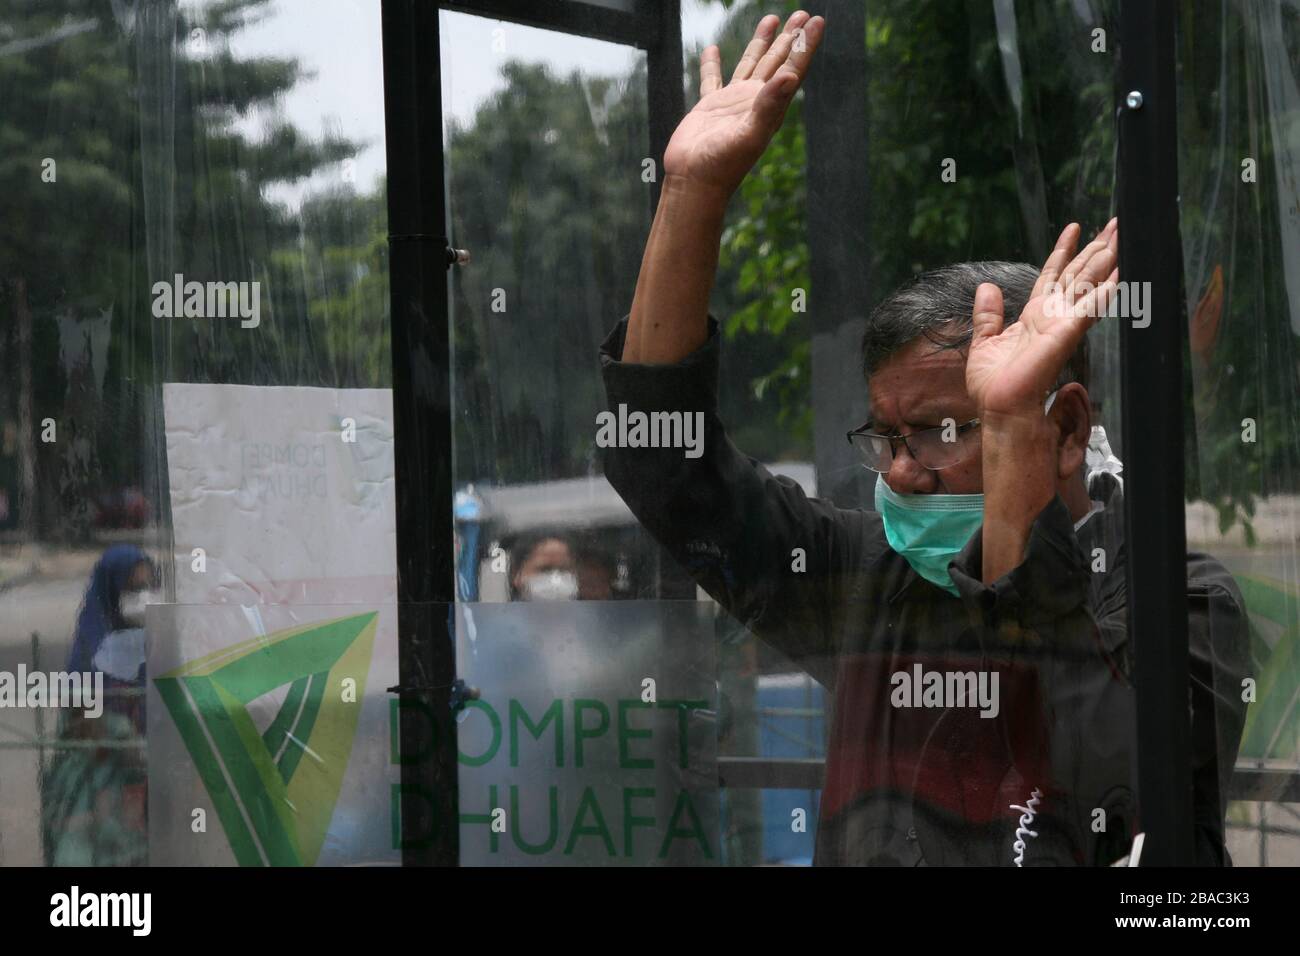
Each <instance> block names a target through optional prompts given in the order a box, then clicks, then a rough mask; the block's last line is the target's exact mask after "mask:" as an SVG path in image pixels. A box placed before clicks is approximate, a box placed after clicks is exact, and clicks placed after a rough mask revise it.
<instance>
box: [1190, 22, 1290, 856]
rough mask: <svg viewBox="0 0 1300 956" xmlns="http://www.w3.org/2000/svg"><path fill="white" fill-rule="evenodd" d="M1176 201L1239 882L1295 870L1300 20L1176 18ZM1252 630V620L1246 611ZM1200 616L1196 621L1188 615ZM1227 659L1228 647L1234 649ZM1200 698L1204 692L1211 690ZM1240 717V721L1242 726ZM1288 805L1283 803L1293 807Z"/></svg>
mask: <svg viewBox="0 0 1300 956" xmlns="http://www.w3.org/2000/svg"><path fill="white" fill-rule="evenodd" d="M1178 42H1179V48H1178V49H1179V82H1180V89H1179V102H1180V110H1179V117H1178V124H1179V136H1178V144H1179V153H1178V172H1179V191H1180V194H1181V206H1180V210H1181V216H1182V221H1181V225H1182V242H1183V271H1184V282H1185V285H1186V293H1187V315H1188V327H1189V339H1190V355H1189V357H1190V377H1191V393H1192V403H1191V411H1190V413H1189V420H1188V423H1187V453H1188V475H1187V479H1188V489H1187V490H1188V503H1187V538H1188V548H1189V549H1191V550H1194V551H1211V552H1213V553H1214V554H1215V555H1216V556H1218V557H1219V558H1220V559H1221V560H1222V562H1223V564H1224V565H1225V566H1226V568H1227V571H1228V572H1229V573H1230V577H1227V578H1226V579H1225V580H1223V581H1222V582H1221V586H1220V587H1219V588H1217V589H1213V590H1207V591H1206V592H1205V593H1203V594H1202V595H1201V596H1200V601H1199V603H1200V609H1199V612H1200V614H1201V615H1202V616H1203V617H1204V616H1205V615H1207V614H1208V615H1209V616H1210V617H1211V618H1213V617H1215V616H1218V617H1219V618H1220V627H1221V628H1227V627H1230V626H1237V625H1238V624H1239V625H1240V628H1241V630H1242V631H1243V634H1242V636H1241V639H1240V640H1239V641H1238V642H1237V646H1238V647H1239V648H1240V652H1239V654H1238V655H1237V657H1236V659H1231V660H1229V663H1230V664H1231V667H1232V674H1231V678H1230V679H1226V680H1222V681H1218V682H1216V683H1213V684H1212V685H1210V689H1212V690H1213V692H1214V694H1215V695H1216V697H1217V698H1219V701H1220V705H1219V707H1218V708H1217V710H1218V721H1217V728H1216V726H1215V725H1214V723H1211V724H1210V725H1209V726H1207V728H1206V733H1207V734H1208V733H1212V732H1215V730H1216V729H1217V732H1218V733H1219V734H1220V735H1224V736H1228V737H1231V736H1232V735H1233V734H1234V733H1236V732H1237V730H1238V728H1240V727H1241V725H1242V718H1243V717H1244V731H1243V732H1242V735H1241V748H1240V756H1239V759H1238V761H1237V763H1236V769H1237V773H1236V776H1235V779H1231V781H1230V782H1229V774H1228V772H1227V771H1228V770H1229V769H1230V766H1231V765H1230V764H1229V767H1228V768H1221V770H1223V771H1224V774H1223V776H1224V787H1225V789H1228V788H1230V790H1229V793H1228V794H1226V795H1225V797H1224V799H1225V801H1226V800H1227V799H1228V797H1229V796H1230V797H1232V798H1234V800H1235V802H1233V803H1232V805H1231V806H1230V807H1229V810H1228V818H1229V841H1228V842H1229V849H1230V850H1231V852H1232V857H1233V862H1234V863H1236V864H1237V865H1239V866H1241V865H1245V866H1264V865H1275V866H1276V865H1281V866H1286V865H1292V866H1294V865H1296V864H1297V863H1300V814H1298V813H1297V808H1296V804H1295V802H1294V794H1295V787H1294V781H1295V779H1296V778H1297V776H1298V775H1300V732H1298V730H1297V727H1298V722H1300V711H1297V700H1298V699H1300V695H1298V693H1297V691H1298V689H1300V656H1298V655H1297V650H1298V649H1300V560H1298V558H1300V554H1298V548H1300V546H1298V545H1297V542H1300V513H1298V512H1297V506H1296V505H1297V501H1298V500H1300V498H1297V495H1298V494H1300V372H1298V371H1297V370H1298V369H1300V189H1298V188H1297V184H1296V183H1297V180H1296V173H1297V170H1298V169H1300V139H1298V138H1297V133H1298V132H1300V127H1298V126H1297V122H1298V121H1297V117H1298V116H1300V85H1298V82H1297V81H1298V79H1300V73H1297V68H1296V63H1297V59H1296V55H1297V51H1300V11H1297V9H1296V7H1295V5H1294V4H1285V3H1283V4H1252V3H1227V4H1219V3H1204V2H1190V0H1189V2H1184V3H1182V4H1181V5H1180V6H1179V34H1178ZM1243 606H1244V608H1245V610H1246V612H1248V613H1247V615H1246V618H1245V620H1242V619H1241V617H1242V616H1241V614H1240V610H1239V609H1240V608H1241V607H1243ZM1197 611H1198V609H1197V608H1196V607H1193V614H1194V615H1195V614H1196V613H1197ZM1230 646H1231V645H1230ZM1201 680H1202V683H1205V679H1204V677H1202V679H1201ZM1243 712H1244V713H1243ZM1288 788H1289V798H1288V795H1287V794H1284V791H1286V790H1288Z"/></svg>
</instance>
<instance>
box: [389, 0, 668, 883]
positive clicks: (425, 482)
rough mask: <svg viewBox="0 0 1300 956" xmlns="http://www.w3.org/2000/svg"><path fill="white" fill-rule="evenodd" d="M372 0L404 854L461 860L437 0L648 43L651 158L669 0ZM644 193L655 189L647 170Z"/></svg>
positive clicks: (662, 115) (658, 136)
mask: <svg viewBox="0 0 1300 956" xmlns="http://www.w3.org/2000/svg"><path fill="white" fill-rule="evenodd" d="M627 6H628V8H629V9H627V10H625V11H620V10H617V9H612V8H610V7H607V6H601V5H598V4H594V3H588V2H584V0H529V2H521V0H471V2H459V0H443V2H437V0H383V13H382V17H383V48H384V121H385V126H386V139H387V152H388V230H389V235H388V239H389V275H390V286H391V288H390V296H391V302H392V319H391V321H392V345H393V435H394V444H395V470H396V475H395V477H396V485H397V568H398V602H399V604H398V635H399V636H398V674H399V681H400V683H399V684H398V686H396V687H393V688H390V691H391V692H394V693H396V694H398V695H399V697H398V701H399V726H400V731H399V733H400V747H401V759H402V764H401V794H402V799H401V830H402V863H403V865H405V866H421V865H440V866H456V865H458V864H459V854H460V846H459V821H460V813H459V800H458V797H459V794H458V788H457V748H456V723H455V719H454V711H453V693H454V688H455V682H456V660H455V632H454V625H453V622H452V618H451V612H452V610H453V609H454V605H455V598H456V593H455V567H454V558H453V541H454V535H455V527H454V523H453V517H452V507H451V503H452V494H453V491H454V488H453V474H452V418H451V415H452V408H451V376H450V373H451V342H450V329H449V327H448V321H449V315H450V310H449V303H448V290H447V274H446V270H447V269H448V268H449V267H450V266H451V265H452V264H453V262H454V255H453V254H452V253H451V249H450V242H449V240H448V238H447V235H446V233H447V231H448V226H447V208H446V195H445V192H444V189H445V187H444V183H445V178H444V168H445V166H444V157H443V144H442V77H441V63H440V45H439V44H440V36H439V28H438V13H439V10H440V9H447V10H453V11H457V12H461V13H471V14H478V15H482V16H487V17H494V18H498V19H503V20H509V21H511V22H515V23H520V24H524V25H528V26H534V27H541V28H545V29H552V30H562V31H564V32H566V33H573V34H579V35H582V36H588V37H592V38H595V39H600V40H606V41H609V42H613V43H624V44H630V45H633V46H636V47H637V48H639V49H643V50H645V51H646V58H647V84H648V87H649V89H648V91H647V93H648V99H647V102H648V109H649V143H648V145H649V148H650V152H651V155H652V156H653V157H654V158H655V160H656V162H657V163H659V167H660V169H662V157H663V152H664V149H665V148H666V147H667V145H668V139H669V137H670V136H671V135H672V131H673V129H674V128H675V127H676V125H677V123H678V121H679V120H680V119H681V116H682V114H683V113H684V112H685V90H684V88H683V85H682V82H681V78H682V42H681V8H680V3H679V0H663V2H655V0H630V2H629V3H628V4H627ZM651 195H652V202H654V203H657V202H658V197H659V184H658V182H657V181H656V183H655V185H654V188H653V191H652V193H651Z"/></svg>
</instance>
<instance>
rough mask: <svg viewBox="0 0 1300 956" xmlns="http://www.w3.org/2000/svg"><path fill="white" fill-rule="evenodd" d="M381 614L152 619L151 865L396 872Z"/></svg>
mask: <svg viewBox="0 0 1300 956" xmlns="http://www.w3.org/2000/svg"><path fill="white" fill-rule="evenodd" d="M397 616H398V609H397V607H396V606H394V605H392V604H387V605H385V604H382V603H378V602H375V603H370V604H366V603H358V604H341V605H328V606H322V605H308V604H297V605H289V604H265V605H262V606H260V607H258V606H253V607H247V606H239V605H237V604H236V605H225V606H221V605H183V604H167V605H159V606H155V607H153V608H151V609H150V611H149V615H148V623H147V628H146V630H147V634H148V643H149V652H148V661H147V672H148V675H149V680H148V697H147V710H148V735H147V737H148V742H149V862H150V864H151V865H154V866H236V865H238V866H352V865H372V866H373V865H388V866H394V865H397V864H399V863H400V862H401V850H400V840H399V835H400V816H399V807H400V800H399V789H400V784H401V772H400V766H399V757H400V753H401V741H400V740H399V739H398V733H397V728H398V721H397V718H396V708H397V698H396V697H395V696H394V695H392V694H389V693H387V691H386V688H388V687H391V686H393V685H394V684H396V683H397Z"/></svg>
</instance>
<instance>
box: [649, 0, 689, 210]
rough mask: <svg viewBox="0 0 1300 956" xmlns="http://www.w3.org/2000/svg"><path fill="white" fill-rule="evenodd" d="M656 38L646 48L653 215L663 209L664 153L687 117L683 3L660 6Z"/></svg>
mask: <svg viewBox="0 0 1300 956" xmlns="http://www.w3.org/2000/svg"><path fill="white" fill-rule="evenodd" d="M656 26H657V27H658V29H657V30H656V34H655V37H654V39H653V41H652V42H650V43H648V44H647V45H646V86H647V87H648V89H647V91H646V93H647V95H646V108H647V112H648V113H649V117H648V119H649V124H650V156H651V157H652V158H653V159H654V161H655V170H656V176H655V181H654V183H653V184H651V187H650V202H651V205H650V212H651V214H652V215H653V213H654V210H656V209H657V208H659V189H660V186H661V183H662V178H663V168H664V150H666V149H667V148H668V141H669V140H670V139H672V136H673V130H675V129H676V128H677V124H678V123H680V122H681V119H682V117H683V116H684V115H685V114H686V88H685V85H684V84H685V76H684V74H685V67H684V65H683V62H682V9H681V0H663V2H662V3H661V4H659V11H658V23H657V24H656Z"/></svg>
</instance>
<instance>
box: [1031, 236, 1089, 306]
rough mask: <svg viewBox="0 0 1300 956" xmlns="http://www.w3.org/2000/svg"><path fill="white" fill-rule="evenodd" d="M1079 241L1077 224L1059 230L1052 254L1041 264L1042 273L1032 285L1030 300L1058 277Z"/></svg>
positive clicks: (1043, 291) (1047, 287) (1040, 293)
mask: <svg viewBox="0 0 1300 956" xmlns="http://www.w3.org/2000/svg"><path fill="white" fill-rule="evenodd" d="M1078 241H1079V224H1078V223H1077V222H1072V223H1070V224H1069V225H1068V226H1066V227H1065V228H1064V229H1062V230H1061V235H1060V236H1059V237H1058V238H1057V240H1056V246H1055V248H1053V249H1052V254H1051V255H1049V256H1048V257H1047V261H1046V262H1044V263H1043V271H1042V272H1040V273H1039V274H1038V281H1037V282H1035V283H1034V291H1033V293H1032V294H1031V295H1030V298H1031V299H1032V298H1036V297H1037V296H1040V295H1042V294H1043V293H1045V292H1046V291H1047V290H1048V289H1049V288H1050V287H1051V285H1052V283H1053V282H1055V281H1056V280H1057V277H1058V276H1060V274H1061V270H1063V269H1064V268H1065V264H1066V263H1067V262H1069V261H1070V257H1071V256H1073V255H1074V247H1075V244H1076V243H1077V242H1078Z"/></svg>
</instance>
